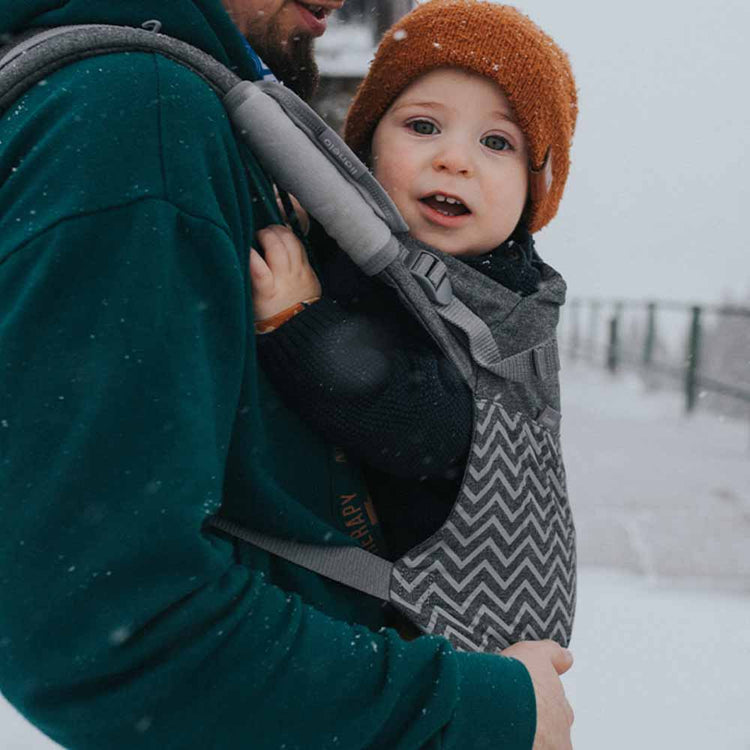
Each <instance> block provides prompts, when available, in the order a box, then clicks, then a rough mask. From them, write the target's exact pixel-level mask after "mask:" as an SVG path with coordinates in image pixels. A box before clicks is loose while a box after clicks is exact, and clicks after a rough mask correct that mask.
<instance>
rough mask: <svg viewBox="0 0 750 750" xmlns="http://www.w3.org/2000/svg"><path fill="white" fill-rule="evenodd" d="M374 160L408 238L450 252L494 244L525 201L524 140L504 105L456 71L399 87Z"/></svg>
mask: <svg viewBox="0 0 750 750" xmlns="http://www.w3.org/2000/svg"><path fill="white" fill-rule="evenodd" d="M372 163H373V170H374V172H375V176H376V177H377V178H378V180H379V181H380V183H381V184H382V185H383V187H384V188H385V190H386V191H387V192H388V194H389V195H390V196H391V198H392V199H393V202H394V203H395V204H396V206H398V209H399V211H400V212H401V215H402V216H403V217H404V219H405V220H406V223H407V224H408V225H409V229H410V230H411V234H412V235H413V236H414V237H416V238H417V239H419V240H421V241H422V242H425V243H427V244H428V245H432V246H433V247H436V248H438V249H439V250H442V251H443V252H446V253H450V254H451V255H480V254H481V253H486V252H488V251H490V250H492V249H493V248H495V247H497V245H499V244H500V243H501V242H503V241H505V240H506V239H507V238H508V237H509V236H510V235H511V233H512V232H513V230H514V229H515V227H516V225H517V224H518V220H519V219H520V218H521V213H522V211H523V208H524V205H525V203H526V195H527V190H528V154H527V149H526V141H525V138H524V136H523V133H522V132H521V129H520V128H519V127H518V125H516V124H515V122H514V119H513V112H512V109H511V106H510V104H509V103H508V100H507V99H506V98H505V95H504V94H503V92H502V91H501V90H500V88H499V87H498V86H497V85H496V84H495V83H493V82H492V81H490V80H489V79H487V78H483V77H481V76H478V75H476V74H474V73H468V72H465V71H462V70H458V69H456V68H441V69H439V70H433V71H431V72H430V73H427V74H425V75H424V76H422V77H421V78H418V79H417V80H416V81H414V83H412V84H411V85H410V86H409V87H408V88H406V89H404V91H403V92H402V93H401V95H400V96H399V97H398V99H396V101H394V102H393V104H392V105H391V107H390V108H389V109H388V111H387V112H386V113H385V115H383V118H382V119H381V120H380V122H379V123H378V126H377V128H376V129H375V133H374V135H373V140H372ZM455 201H459V202H455Z"/></svg>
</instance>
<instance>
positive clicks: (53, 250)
mask: <svg viewBox="0 0 750 750" xmlns="http://www.w3.org/2000/svg"><path fill="white" fill-rule="evenodd" d="M153 18H158V19H159V20H161V22H162V30H163V31H164V32H165V33H167V34H170V35H172V36H176V37H178V38H181V39H183V40H185V41H187V42H190V43H192V44H194V45H196V46H198V47H201V48H202V49H203V50H205V51H206V52H209V53H210V54H212V55H213V56H214V57H216V58H217V59H219V60H220V61H222V62H223V63H225V64H227V65H230V66H232V67H234V68H235V69H236V70H237V72H238V73H239V74H240V75H242V76H244V77H252V76H253V75H254V67H253V65H252V61H251V60H250V58H249V57H248V55H247V52H246V49H245V43H244V40H243V39H242V38H241V37H240V36H239V34H238V33H237V31H236V28H235V26H234V25H233V23H232V21H231V19H230V18H229V16H228V15H227V13H226V12H225V11H224V10H223V7H222V5H221V3H220V2H219V0H174V1H173V2H170V3H157V2H155V1H154V0H123V1H122V2H116V3H113V2H105V1H104V0H68V1H67V2H60V0H28V1H27V2H23V3H18V2H12V1H11V0H0V33H1V34H3V35H5V34H8V33H14V32H17V31H19V30H21V29H25V28H28V27H29V26H54V25H60V24H68V23H74V24H75V23H93V22H108V23H120V24H128V25H133V26H140V24H141V23H143V22H144V21H146V20H148V19H153ZM0 175H2V180H1V181H0V364H1V365H2V387H0V511H2V517H3V534H1V535H0V690H1V691H2V693H3V695H4V696H5V697H6V698H7V699H8V700H9V701H10V702H11V703H12V704H13V705H14V706H15V707H16V708H17V709H18V710H19V711H20V712H21V713H22V714H24V715H25V716H26V717H27V718H28V719H29V720H30V721H32V722H33V723H34V724H35V725H36V726H37V727H39V728H40V729H41V730H42V731H44V732H46V733H47V734H48V735H49V736H50V737H52V738H53V739H54V740H55V741H57V742H58V743H59V744H61V745H62V746H63V747H66V748H72V749H73V750H79V749H81V750H88V749H89V748H90V749H91V750H102V748H107V750H118V749H120V748H123V749H125V748H127V749H128V750H130V749H131V748H139V750H147V749H148V748H180V749H181V750H182V749H186V750H191V749H192V748H196V749H197V748H200V749H201V750H203V749H204V748H221V750H229V749H231V748H246V747H253V748H261V749H263V748H269V749H270V748H274V749H278V748H280V747H286V748H288V749H289V750H292V748H297V749H299V750H302V749H304V750H313V749H316V748H321V749H322V748H335V747H341V748H347V750H350V749H352V750H353V749H355V748H394V749H395V750H406V749H407V748H408V749H409V750H411V749H414V750H416V748H422V747H427V748H451V749H452V748H466V747H472V748H487V749H488V750H489V749H490V748H493V749H494V748H497V747H504V748H510V749H511V750H516V749H517V750H529V748H530V747H531V745H532V738H533V734H534V726H535V703H534V694H533V689H532V686H531V682H530V679H529V676H528V673H527V671H526V670H525V668H524V667H523V666H522V665H521V664H520V662H517V661H515V660H512V659H507V658H501V657H497V656H491V655H487V654H461V653H457V652H455V651H454V650H453V649H452V648H451V647H450V646H449V645H448V644H447V642H445V641H444V640H442V639H439V638H429V637H425V638H419V639H417V640H416V641H414V642H411V643H407V642H404V641H402V640H401V639H400V638H399V637H398V635H397V634H396V633H395V632H394V631H392V630H381V628H382V626H383V625H384V624H385V613H384V610H383V608H382V607H381V606H380V603H379V602H377V601H375V600H374V599H371V598H369V597H367V596H365V595H364V594H359V593H357V592H354V591H351V590H349V589H345V588H344V587H342V586H340V585H338V584H334V583H332V582H330V581H327V580H325V579H323V578H321V577H319V576H317V575H315V574H313V573H311V572H309V571H307V570H304V569H301V568H298V567H296V566H294V565H292V564H291V563H286V562H284V561H281V560H279V559H276V558H272V557H270V556H269V555H268V554H266V553H265V552H262V551H260V550H258V549H256V548H252V547H250V546H249V545H246V544H243V543H239V542H236V541H234V540H231V539H229V538H225V537H219V536H215V535H212V534H209V533H207V532H206V531H205V530H204V522H205V519H206V518H207V517H208V516H209V515H210V514H211V513H213V512H216V511H217V510H220V511H221V513H222V514H224V515H225V516H227V517H230V518H232V519H234V520H235V521H237V522H240V523H243V524H245V525H247V526H249V527H251V528H254V529H257V530H258V531H262V532H266V533H270V534H275V535H276V536H282V537H286V538H292V539H298V540H301V541H307V542H315V543H320V544H337V545H338V544H343V545H346V544H355V543H356V541H354V540H352V539H351V538H350V536H349V531H348V530H347V527H346V524H345V522H344V519H342V517H341V504H342V497H347V498H349V500H348V502H350V503H354V504H356V503H357V502H360V501H361V498H362V496H363V485H362V483H361V476H360V473H359V471H358V470H357V467H356V465H355V464H354V463H351V462H349V463H341V462H339V461H337V457H336V455H335V454H334V452H333V450H332V448H331V446H329V445H328V444H327V443H326V442H325V441H324V440H322V439H321V438H320V437H318V436H317V435H316V434H315V433H314V432H313V430H311V429H310V428H309V427H308V426H307V425H306V424H305V423H304V422H303V421H302V420H301V419H300V418H298V416H297V415H296V414H295V413H294V412H293V411H292V410H290V409H288V408H287V407H286V406H285V405H284V403H283V402H282V401H281V399H280V398H279V396H278V395H277V393H276V391H275V389H274V388H273V387H272V386H271V385H270V383H269V382H268V380H267V378H266V377H265V376H264V374H263V373H262V372H261V371H260V369H259V368H258V365H257V356H256V348H255V335H254V331H253V317H252V299H251V296H250V293H249V283H248V251H249V248H250V247H251V245H253V244H255V240H254V233H255V231H256V230H257V229H259V228H261V227H263V226H265V225H266V224H267V223H269V222H278V221H279V216H278V213H277V211H276V208H275V202H274V200H273V193H272V190H271V186H270V184H269V181H268V179H267V178H266V176H265V175H264V174H263V173H262V172H261V170H260V169H259V167H258V165H257V163H256V162H255V160H254V158H253V156H252V154H248V153H243V151H242V149H240V148H239V146H238V143H237V141H236V139H235V135H234V133H233V132H232V129H231V127H230V125H229V122H228V120H227V118H226V115H225V112H224V109H223V107H222V105H221V102H220V101H219V100H218V99H217V97H216V96H215V95H214V94H213V93H212V92H211V91H210V89H209V88H208V87H207V86H206V85H205V84H204V83H203V82H202V81H201V80H200V79H199V78H198V77H197V76H195V75H194V74H192V73H189V72H188V71H186V70H184V69H182V68H181V67H179V66H178V65H177V64H176V63H174V62H172V61H170V60H167V59H164V58H162V57H159V56H157V55H153V54H144V53H132V54H111V55H107V56H106V57H98V58H91V59H88V60H86V61H82V62H77V63H74V64H71V65H69V66H68V67H66V68H65V69H63V70H61V71H59V72H57V73H54V74H52V75H50V76H49V77H48V78H47V79H46V81H45V82H44V85H40V86H36V87H35V88H34V89H33V90H31V91H30V92H29V93H27V94H26V95H25V96H24V97H23V98H21V99H19V100H18V101H17V102H16V103H15V104H14V105H13V107H12V108H11V110H10V111H9V112H8V113H7V114H6V116H4V117H3V118H2V120H0Z"/></svg>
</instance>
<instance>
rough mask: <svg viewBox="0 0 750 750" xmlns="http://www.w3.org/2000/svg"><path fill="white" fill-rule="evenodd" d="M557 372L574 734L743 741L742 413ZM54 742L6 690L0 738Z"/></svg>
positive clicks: (748, 641) (626, 380) (749, 444)
mask: <svg viewBox="0 0 750 750" xmlns="http://www.w3.org/2000/svg"><path fill="white" fill-rule="evenodd" d="M563 374H564V378H563V380H564V382H563V412H564V421H563V425H564V434H563V452H564V454H565V459H566V465H567V469H568V477H569V484H570V492H571V497H572V502H573V508H574V513H575V517H576V526H577V529H578V540H579V556H580V560H581V563H582V567H581V569H580V574H579V591H578V612H577V615H576V623H575V628H574V636H573V642H572V644H571V648H572V650H573V652H574V654H575V657H576V663H575V665H574V667H573V669H572V670H571V672H570V673H569V674H567V675H566V676H565V677H564V681H565V685H566V690H567V691H568V695H569V697H570V700H571V703H572V704H573V708H574V710H575V712H576V722H575V725H574V747H575V748H576V750H633V748H638V749H639V750H671V749H672V748H679V750H750V713H749V712H748V710H747V695H748V694H750V430H749V429H748V424H747V423H746V422H741V421H740V422H738V421H732V420H727V419H724V418H720V417H718V416H715V415H712V414H710V413H700V412H699V413H698V414H696V415H694V416H693V417H690V418H686V417H684V415H683V414H682V408H681V401H680V396H679V394H676V393H674V394H673V393H669V392H658V393H655V392H648V391H645V390H644V388H643V386H642V385H641V383H640V382H639V381H638V379H637V378H636V377H634V376H632V375H630V376H628V375H623V376H620V377H618V378H616V379H613V378H611V377H609V376H607V375H605V374H604V373H602V372H599V371H595V370H592V369H590V368H586V367H584V366H582V365H572V364H570V363H566V366H565V368H564V370H563ZM55 747H57V745H55V744H54V743H51V742H50V741H49V740H46V739H45V738H44V737H42V736H41V735H40V734H39V733H38V732H37V731H36V730H34V729H33V728H32V727H30V726H29V725H28V724H27V723H26V722H25V721H24V720H23V719H22V718H21V717H20V716H18V715H17V714H16V713H15V712H14V711H13V709H12V708H10V706H8V704H7V703H4V702H2V700H0V748H2V750H49V749H50V748H55ZM311 750H314V749H312V748H311ZM467 750H470V748H467Z"/></svg>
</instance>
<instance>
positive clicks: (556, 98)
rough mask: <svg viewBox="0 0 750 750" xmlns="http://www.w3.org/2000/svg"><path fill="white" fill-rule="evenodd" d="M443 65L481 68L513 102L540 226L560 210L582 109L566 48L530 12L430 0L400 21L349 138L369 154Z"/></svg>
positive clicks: (347, 128)
mask: <svg viewBox="0 0 750 750" xmlns="http://www.w3.org/2000/svg"><path fill="white" fill-rule="evenodd" d="M441 67H457V68H462V69H464V70H468V71H472V72H474V73H478V74H479V75H481V76H485V77H487V78H489V79H491V80H493V81H495V82H496V83H497V84H499V86H500V88H501V89H502V90H503V92H504V93H505V95H506V97H507V98H508V101H509V102H510V104H511V106H512V107H513V111H514V113H515V116H516V120H517V122H518V125H519V127H520V128H521V130H522V131H523V133H524V135H525V136H526V141H527V144H528V148H529V169H530V175H529V177H530V180H529V202H528V204H527V211H526V217H527V223H528V226H529V230H530V231H532V232H536V231H538V230H539V229H541V228H542V227H543V226H545V225H546V224H547V223H548V222H549V221H550V220H551V219H552V218H553V217H554V215H555V214H556V213H557V207H558V205H559V204H560V199H561V198H562V194H563V189H564V187H565V181H566V179H567V177H568V170H569V168H570V145H571V141H572V138H573V131H574V129H575V124H576V116H577V114H578V100H577V96H576V88H575V80H574V79H573V72H572V70H571V68H570V62H569V61H568V58H567V55H566V54H565V53H564V52H563V51H562V50H561V49H560V48H559V47H558V46H557V45H556V44H555V42H554V41H553V40H552V39H551V38H550V37H549V36H547V35H546V34H545V33H544V32H543V31H542V30H541V29H540V28H539V27H538V26H536V25H535V24H534V23H533V22H532V21H531V20H530V19H529V18H527V17H526V16H524V15H523V14H522V13H520V12H519V11H517V10H516V9H515V8H512V7H510V6H508V5H496V4H494V3H489V2H482V1H480V0H428V2H425V3H423V4H422V5H419V6H417V8H416V9H414V10H413V11H412V12H411V13H409V14H408V15H406V16H404V17H403V18H402V19H401V20H400V21H398V22H397V23H396V24H394V25H393V26H392V27H391V29H390V30H389V31H388V32H387V33H386V34H385V36H384V37H383V40H382V41H381V43H380V46H379V47H378V50H377V52H376V54H375V59H374V60H373V62H372V64H371V66H370V70H369V72H368V73H367V76H366V77H365V79H364V81H362V84H361V85H360V87H359V89H358V90H357V93H356V95H355V97H354V101H353V102H352V105H351V107H350V108H349V112H348V114H347V116H346V122H345V124H344V138H345V140H346V142H347V143H348V144H349V146H350V147H351V148H352V149H353V150H354V151H355V153H357V154H358V155H359V156H361V157H365V158H366V156H367V152H368V151H369V147H370V141H371V140H372V134H373V131H374V130H375V128H376V126H377V124H378V122H379V121H380V118H381V117H382V116H383V115H384V114H385V112H386V110H387V109H388V107H389V106H390V105H391V104H392V103H393V101H394V100H395V99H396V98H397V97H398V95H399V94H400V93H401V92H402V91H403V90H404V89H405V88H406V87H407V86H408V85H409V84H410V83H412V81H414V80H416V79H417V78H418V77H419V76H421V75H423V74H425V73H427V72H429V71H430V70H434V69H435V68H441Z"/></svg>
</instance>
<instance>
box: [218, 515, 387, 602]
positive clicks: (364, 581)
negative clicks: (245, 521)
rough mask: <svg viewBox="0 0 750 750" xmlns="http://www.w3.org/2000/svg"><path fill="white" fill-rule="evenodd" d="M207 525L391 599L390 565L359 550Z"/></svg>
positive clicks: (221, 523) (221, 520) (227, 525)
mask: <svg viewBox="0 0 750 750" xmlns="http://www.w3.org/2000/svg"><path fill="white" fill-rule="evenodd" d="M206 525H207V526H209V527H210V528H214V529H217V530H219V531H223V532H224V533H226V534H229V535H230V536H233V537H236V538H237V539H242V540H243V541H245V542H249V543H250V544H252V545H254V546H255V547H259V548H260V549H262V550H265V551H266V552H270V553H271V554H272V555H276V556H277V557H281V558H283V559H284V560H288V561H289V562H292V563H295V564H296V565H299V566H301V567H303V568H306V569H307V570H311V571H313V572H314V573H319V574H320V575H322V576H324V577H325V578H330V579H331V580H332V581H336V582H338V583H342V584H344V585H345V586H349V588H353V589H357V591H362V592H363V593H365V594H369V595H370V596H374V597H376V598H377V599H382V600H383V601H386V602H387V601H389V600H390V593H389V592H390V583H391V570H392V568H393V563H390V562H388V560H384V559H383V558H382V557H378V556H377V555H373V554H372V552H368V551H367V550H364V549H362V548H361V547H326V546H324V545H316V544H302V543H300V542H292V541H290V540H288V539H278V538H276V537H272V536H267V535H266V534H259V533H258V532H256V531H251V530H250V529H247V528H245V527H244V526H240V525H239V524H237V523H234V522H232V521H228V520H226V519H225V518H219V517H218V516H213V517H212V518H210V519H209V520H208V521H207V524H206Z"/></svg>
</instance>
